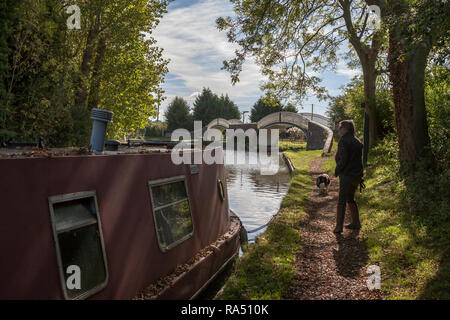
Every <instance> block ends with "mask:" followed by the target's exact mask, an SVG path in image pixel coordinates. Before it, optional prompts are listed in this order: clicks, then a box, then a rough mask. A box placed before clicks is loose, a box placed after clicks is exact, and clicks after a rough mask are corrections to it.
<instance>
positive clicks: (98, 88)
mask: <svg viewBox="0 0 450 320" xmlns="http://www.w3.org/2000/svg"><path fill="white" fill-rule="evenodd" d="M166 5H167V1H159V0H153V1H147V0H133V1H128V0H119V1H106V0H102V1H94V2H92V1H89V2H84V1H82V3H80V7H82V10H83V9H84V12H87V13H88V14H85V15H83V16H86V17H85V19H84V25H85V31H84V37H85V41H86V42H85V46H84V51H83V53H82V56H81V65H80V72H79V78H78V87H77V88H78V90H77V92H76V100H75V106H76V107H77V108H79V109H81V110H88V111H90V110H91V109H92V108H95V107H100V108H106V109H108V110H111V111H113V112H114V119H115V121H114V122H113V123H112V124H111V126H109V129H108V135H109V136H111V137H114V136H122V135H123V134H125V133H127V132H132V131H134V130H135V129H137V128H141V129H142V128H144V127H145V125H146V123H147V121H148V118H149V117H150V116H153V115H154V112H155V109H156V106H157V105H158V104H160V103H161V97H162V95H161V93H162V90H161V88H160V87H159V86H160V84H161V83H162V82H163V80H164V79H163V77H164V74H165V73H167V72H168V70H167V64H168V61H167V60H164V59H163V57H162V49H160V48H157V47H155V46H154V45H155V43H156V41H155V40H154V39H153V38H152V37H150V36H149V35H148V34H144V32H149V31H150V30H152V29H154V28H155V27H156V26H157V24H158V23H159V20H160V18H161V17H162V14H163V13H165V12H166Z"/></svg>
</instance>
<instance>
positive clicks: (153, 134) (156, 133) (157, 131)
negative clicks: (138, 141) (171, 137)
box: [144, 121, 167, 140]
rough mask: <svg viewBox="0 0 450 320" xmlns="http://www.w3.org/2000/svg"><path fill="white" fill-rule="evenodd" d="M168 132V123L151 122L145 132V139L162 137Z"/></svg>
mask: <svg viewBox="0 0 450 320" xmlns="http://www.w3.org/2000/svg"><path fill="white" fill-rule="evenodd" d="M166 132H167V122H161V121H153V122H150V123H149V124H148V125H147V126H146V127H145V130H144V137H145V139H147V140H149V139H151V138H157V137H162V135H163V133H164V134H165V133H166Z"/></svg>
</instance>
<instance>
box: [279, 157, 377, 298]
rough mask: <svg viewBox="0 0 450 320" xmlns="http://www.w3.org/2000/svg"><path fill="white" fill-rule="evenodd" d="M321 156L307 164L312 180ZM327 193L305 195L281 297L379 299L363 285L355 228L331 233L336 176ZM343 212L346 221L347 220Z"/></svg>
mask: <svg viewBox="0 0 450 320" xmlns="http://www.w3.org/2000/svg"><path fill="white" fill-rule="evenodd" d="M324 159H327V158H317V159H315V160H314V161H313V162H312V163H311V165H310V168H309V171H310V174H311V176H312V178H313V181H314V182H315V180H316V178H317V176H318V175H319V174H321V173H323V172H325V170H324V169H323V162H324ZM330 178H331V185H330V188H329V191H328V195H327V196H320V195H319V194H318V192H317V188H314V191H313V193H312V195H311V196H310V199H309V204H308V207H307V210H306V212H307V216H306V218H305V220H304V221H303V222H302V224H301V227H300V230H299V231H300V234H301V242H302V243H301V248H302V249H301V251H299V252H298V253H297V257H296V262H295V268H296V274H295V276H294V279H293V280H294V281H293V283H292V285H291V286H290V288H289V290H287V291H288V292H287V294H286V296H285V297H284V298H285V299H295V300H297V299H301V300H303V299H309V300H330V299H357V300H360V299H364V300H372V299H380V298H381V296H380V293H379V292H378V290H375V291H370V290H369V289H368V288H367V284H366V281H367V275H366V272H365V269H366V267H367V266H368V265H367V263H368V254H367V249H366V246H365V243H364V241H363V239H362V238H361V237H360V235H359V231H351V230H348V229H345V230H344V232H343V233H342V234H340V235H339V234H338V235H336V234H334V233H333V229H334V227H335V222H336V205H337V198H338V186H339V184H338V179H337V178H335V177H334V176H333V177H331V176H330ZM349 219H350V217H349V214H348V213H347V214H346V223H349Z"/></svg>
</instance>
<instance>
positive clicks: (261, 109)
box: [250, 98, 297, 122]
mask: <svg viewBox="0 0 450 320" xmlns="http://www.w3.org/2000/svg"><path fill="white" fill-rule="evenodd" d="M280 111H288V112H297V108H296V107H295V106H294V105H293V104H291V103H288V104H287V105H286V106H283V105H282V104H281V103H280V102H279V101H268V100H267V99H265V98H259V99H258V101H257V102H256V103H255V104H254V105H253V107H252V109H251V110H250V121H251V122H258V121H259V120H261V119H262V118H264V117H265V116H267V115H269V114H271V113H274V112H280Z"/></svg>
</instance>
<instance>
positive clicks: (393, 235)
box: [325, 134, 450, 299]
mask: <svg viewBox="0 0 450 320" xmlns="http://www.w3.org/2000/svg"><path fill="white" fill-rule="evenodd" d="M397 152H398V144H397V142H396V137H395V135H394V134H390V135H388V136H387V137H386V138H385V139H384V140H383V141H381V142H380V143H379V144H378V146H377V147H376V148H375V149H374V150H373V151H371V152H370V154H369V161H370V166H369V167H367V168H366V170H365V178H364V179H365V184H366V187H367V188H366V189H365V190H364V191H363V193H362V194H361V195H360V196H359V197H358V198H357V201H358V204H359V206H360V214H361V221H362V225H363V228H362V235H363V238H364V239H365V240H366V244H367V248H368V253H369V260H370V263H371V264H377V265H379V266H380V268H381V276H382V283H381V289H382V291H383V292H384V293H385V298H386V299H449V298H450V255H449V250H448V248H450V240H449V237H448V234H449V232H450V220H449V212H450V201H449V199H450V193H449V190H448V181H449V179H450V177H449V174H448V173H445V174H444V175H439V174H436V173H432V172H430V170H429V169H428V168H427V167H426V166H427V162H426V161H423V162H421V166H418V167H417V169H416V172H414V173H413V174H411V175H407V176H401V175H400V174H399V173H398V172H399V168H400V164H399V161H398V159H397ZM334 166H335V162H334V159H329V160H328V161H326V163H325V167H326V169H327V171H328V173H329V174H332V173H333V172H334Z"/></svg>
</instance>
